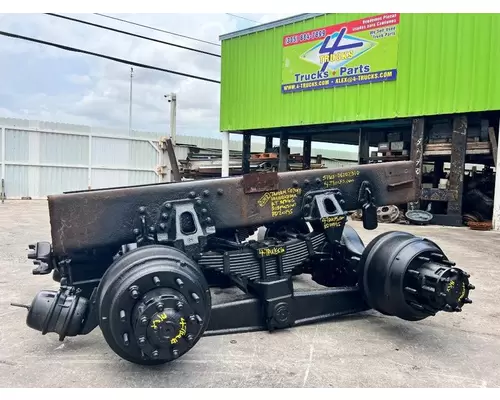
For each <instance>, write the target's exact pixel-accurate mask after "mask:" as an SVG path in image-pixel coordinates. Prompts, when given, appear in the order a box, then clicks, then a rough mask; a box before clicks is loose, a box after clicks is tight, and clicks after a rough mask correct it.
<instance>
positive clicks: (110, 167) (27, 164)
mask: <svg viewBox="0 0 500 400" xmlns="http://www.w3.org/2000/svg"><path fill="white" fill-rule="evenodd" d="M5 165H20V166H23V167H53V168H81V169H88V168H89V166H88V165H87V164H50V163H30V162H21V161H6V162H5ZM92 169H104V170H112V171H139V172H155V171H154V170H152V169H147V168H131V167H127V166H113V165H93V166H92Z"/></svg>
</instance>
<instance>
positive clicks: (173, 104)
mask: <svg viewBox="0 0 500 400" xmlns="http://www.w3.org/2000/svg"><path fill="white" fill-rule="evenodd" d="M168 102H169V103H170V139H171V140H172V144H173V145H174V146H175V143H176V125H177V121H176V119H177V96H176V94H175V93H170V98H169V100H168Z"/></svg>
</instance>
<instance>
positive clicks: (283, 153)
mask: <svg viewBox="0 0 500 400" xmlns="http://www.w3.org/2000/svg"><path fill="white" fill-rule="evenodd" d="M279 157H280V161H279V165H278V171H279V172H285V171H288V134H286V133H285V132H281V133H280V155H279Z"/></svg>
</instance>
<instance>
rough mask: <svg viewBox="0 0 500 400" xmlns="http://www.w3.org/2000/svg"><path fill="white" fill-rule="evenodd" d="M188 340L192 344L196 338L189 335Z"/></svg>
mask: <svg viewBox="0 0 500 400" xmlns="http://www.w3.org/2000/svg"><path fill="white" fill-rule="evenodd" d="M186 339H187V341H188V342H189V343H191V342H192V341H193V340H194V336H193V335H191V334H189V335H187V337H186Z"/></svg>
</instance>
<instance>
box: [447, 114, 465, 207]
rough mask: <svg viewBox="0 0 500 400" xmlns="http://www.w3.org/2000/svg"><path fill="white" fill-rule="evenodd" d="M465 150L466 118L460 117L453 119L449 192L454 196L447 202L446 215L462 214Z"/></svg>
mask: <svg viewBox="0 0 500 400" xmlns="http://www.w3.org/2000/svg"><path fill="white" fill-rule="evenodd" d="M466 150H467V116H465V115H461V116H457V117H455V118H453V132H452V136H451V161H450V180H449V183H450V184H449V190H450V192H451V194H452V195H453V196H454V201H450V202H448V215H461V214H462V193H463V190H464V172H465V152H466Z"/></svg>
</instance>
